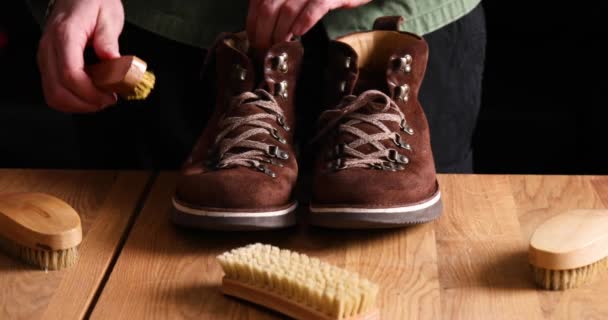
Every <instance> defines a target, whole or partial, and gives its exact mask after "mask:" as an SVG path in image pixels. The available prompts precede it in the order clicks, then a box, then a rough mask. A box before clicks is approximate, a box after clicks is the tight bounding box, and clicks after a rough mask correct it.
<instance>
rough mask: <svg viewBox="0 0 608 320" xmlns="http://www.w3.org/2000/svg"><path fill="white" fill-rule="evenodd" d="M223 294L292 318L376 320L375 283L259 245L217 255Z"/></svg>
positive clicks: (335, 268)
mask: <svg viewBox="0 0 608 320" xmlns="http://www.w3.org/2000/svg"><path fill="white" fill-rule="evenodd" d="M218 260H219V263H220V265H221V267H222V269H223V270H224V273H225V276H224V278H223V279H222V286H221V290H222V292H223V293H224V294H226V295H230V296H234V297H237V298H240V299H244V300H248V301H251V302H253V303H256V304H259V305H262V306H265V307H267V308H270V309H273V310H276V311H278V312H280V313H283V314H285V315H288V316H290V317H292V318H295V319H306V320H330V319H348V320H355V319H356V320H364V319H365V320H371V319H378V317H379V313H378V310H377V308H376V306H375V304H376V296H377V295H378V285H376V284H374V283H372V282H370V281H368V280H366V279H363V278H360V277H359V275H357V274H356V273H353V272H349V271H347V270H344V269H341V268H338V267H336V266H332V265H330V264H328V263H325V262H322V261H320V260H319V259H317V258H309V257H308V256H306V255H304V254H299V253H297V252H292V251H289V250H282V249H279V248H277V247H274V246H270V245H264V244H259V243H256V244H252V245H248V246H245V247H242V248H238V249H234V250H232V251H229V252H225V253H224V254H222V255H220V256H218Z"/></svg>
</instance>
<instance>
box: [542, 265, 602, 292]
mask: <svg viewBox="0 0 608 320" xmlns="http://www.w3.org/2000/svg"><path fill="white" fill-rule="evenodd" d="M606 269H608V257H607V258H604V259H602V260H599V261H598V262H596V263H593V264H590V265H587V266H584V267H580V268H576V269H568V270H551V269H544V268H539V267H536V266H534V265H532V271H533V272H534V281H536V283H537V284H538V285H539V286H540V287H541V288H543V289H546V290H565V289H571V288H576V287H578V286H580V285H582V284H584V283H587V282H589V281H590V280H592V279H594V278H596V277H598V276H599V274H600V273H601V272H602V271H605V270H606Z"/></svg>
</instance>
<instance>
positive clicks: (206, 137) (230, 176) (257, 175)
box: [175, 33, 303, 212]
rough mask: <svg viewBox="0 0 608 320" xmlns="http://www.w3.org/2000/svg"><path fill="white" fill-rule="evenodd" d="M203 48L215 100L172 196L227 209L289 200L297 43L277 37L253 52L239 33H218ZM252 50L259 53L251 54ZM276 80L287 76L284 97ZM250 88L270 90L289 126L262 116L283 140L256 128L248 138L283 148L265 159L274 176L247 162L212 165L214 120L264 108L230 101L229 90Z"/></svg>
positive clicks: (200, 205) (293, 166)
mask: <svg viewBox="0 0 608 320" xmlns="http://www.w3.org/2000/svg"><path fill="white" fill-rule="evenodd" d="M209 52H210V57H209V58H208V60H207V61H206V67H205V72H213V73H214V74H215V77H214V78H215V83H216V87H217V96H216V103H215V106H214V111H213V113H212V116H211V119H210V120H209V122H208V124H207V127H206V128H205V130H204V131H203V133H202V135H201V137H200V138H199V140H198V142H197V143H196V145H195V147H194V149H193V150H192V153H191V155H190V156H189V157H188V159H187V160H186V162H185V163H184V165H183V167H182V171H181V174H180V176H179V179H178V183H177V188H176V192H175V198H176V200H177V201H179V202H180V203H182V204H184V205H186V206H189V207H194V208H215V209H220V210H222V209H225V210H233V211H238V210H246V211H252V212H255V211H264V210H269V209H276V208H283V207H286V206H289V205H290V204H291V203H292V202H293V189H294V185H295V182H296V179H297V175H298V165H297V162H296V155H295V151H294V147H293V132H294V129H295V128H294V126H295V119H294V115H295V110H294V101H295V92H296V90H295V88H296V85H297V83H296V81H297V78H298V75H299V72H300V64H301V60H302V56H303V48H302V45H301V43H300V42H299V41H296V40H294V41H289V42H283V43H278V44H276V45H274V46H273V47H272V48H270V49H269V50H268V51H267V52H263V53H259V52H253V50H251V49H250V48H249V44H248V41H247V39H246V36H245V34H244V33H238V34H223V35H221V36H220V38H218V40H217V41H216V42H215V44H214V46H213V48H212V49H210V51H209ZM282 53H287V70H286V71H285V70H283V71H281V70H278V68H277V66H276V57H277V56H279V55H280V54H282ZM258 56H259V57H261V58H259V59H257V58H254V57H258ZM213 65H215V67H214V66H213ZM243 69H244V70H245V76H244V79H241V78H240V76H239V75H240V74H242V70H243ZM239 71H241V73H239ZM281 81H287V90H286V91H287V97H282V96H280V95H278V94H277V93H278V92H277V91H276V89H277V86H276V84H278V83H280V82H281ZM255 89H264V90H266V91H268V92H269V93H270V94H272V95H273V96H274V98H275V99H276V101H277V103H278V104H279V106H280V107H281V109H282V110H283V112H284V116H285V120H286V121H285V122H286V124H287V125H288V127H289V130H286V129H285V128H284V127H283V126H281V125H280V124H279V123H278V121H272V120H264V121H266V122H268V123H270V124H271V125H273V127H274V128H276V129H277V130H278V132H279V134H280V136H282V137H283V138H285V140H286V141H287V142H286V143H281V142H279V141H278V140H277V139H275V138H273V137H272V136H271V135H270V134H257V135H254V136H253V137H251V138H250V139H251V140H256V141H260V142H264V143H268V144H271V145H275V146H277V147H279V148H280V149H281V150H283V151H286V152H287V153H288V155H289V158H288V159H286V160H280V159H277V158H274V160H275V161H277V162H280V163H281V164H282V165H283V166H282V167H281V166H277V165H274V164H265V165H266V166H267V167H268V168H269V169H271V170H272V171H273V172H274V173H276V177H274V178H273V177H271V176H269V175H267V174H265V173H263V172H261V171H258V170H257V169H255V168H251V167H243V166H235V167H230V168H222V169H217V168H215V162H216V161H215V159H216V158H217V155H216V154H215V151H216V150H215V148H214V142H215V139H216V136H217V135H218V134H219V132H220V131H221V130H222V128H220V126H219V122H220V120H221V119H222V118H223V117H228V116H230V117H233V116H247V115H251V114H255V113H260V112H265V111H263V110H262V109H261V108H258V107H255V106H241V107H240V108H231V107H230V104H231V101H232V99H233V98H234V97H235V96H237V95H239V94H241V93H243V92H247V91H254V90H255ZM250 128H251V127H250V126H247V125H244V126H241V127H240V128H238V129H237V130H235V131H234V132H232V133H231V134H229V135H228V136H227V137H229V138H230V137H235V136H237V135H239V134H240V133H242V132H243V131H246V130H248V129H250ZM231 152H234V150H233V151H231Z"/></svg>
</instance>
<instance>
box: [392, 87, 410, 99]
mask: <svg viewBox="0 0 608 320" xmlns="http://www.w3.org/2000/svg"><path fill="white" fill-rule="evenodd" d="M409 94H410V86H408V85H407V84H403V85H401V86H398V87H395V95H396V96H397V100H400V101H403V102H407V100H408V98H409Z"/></svg>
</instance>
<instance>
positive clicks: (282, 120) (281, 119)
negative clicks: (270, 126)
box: [277, 116, 291, 131]
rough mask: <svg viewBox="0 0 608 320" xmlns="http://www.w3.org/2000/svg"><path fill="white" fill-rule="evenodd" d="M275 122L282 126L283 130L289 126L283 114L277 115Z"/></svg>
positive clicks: (286, 129) (287, 129)
mask: <svg viewBox="0 0 608 320" xmlns="http://www.w3.org/2000/svg"><path fill="white" fill-rule="evenodd" d="M277 123H278V124H279V125H280V126H281V127H283V129H285V131H289V130H290V129H291V128H289V126H288V125H287V123H286V122H285V117H283V116H278V117H277Z"/></svg>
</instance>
